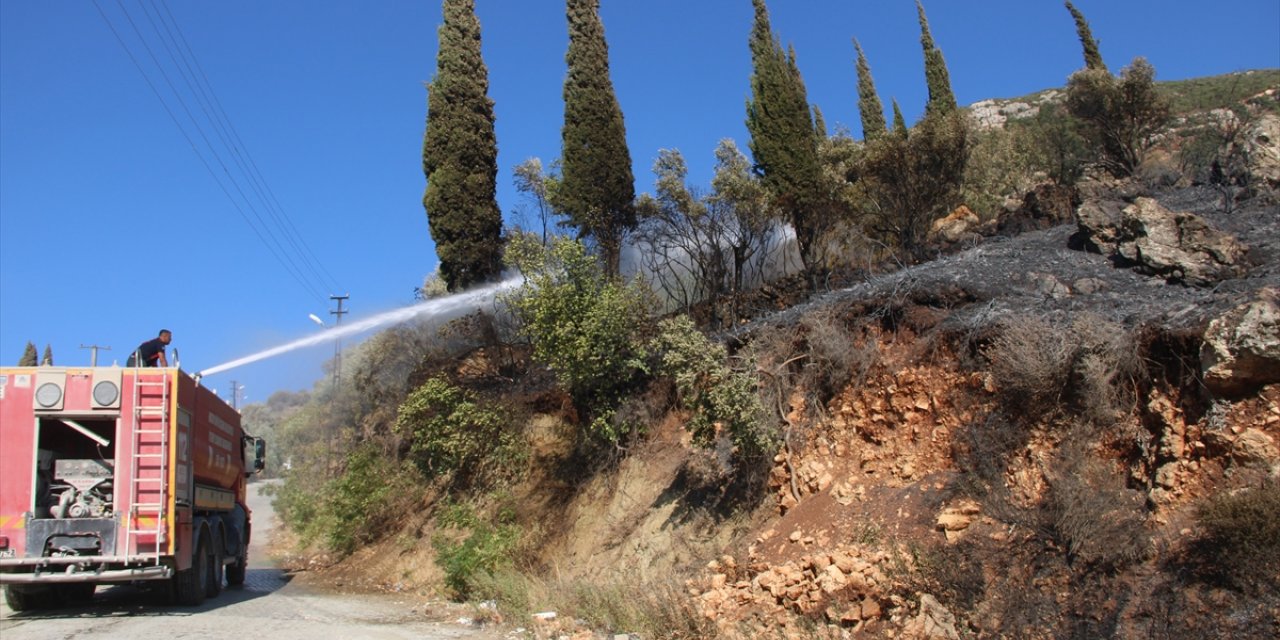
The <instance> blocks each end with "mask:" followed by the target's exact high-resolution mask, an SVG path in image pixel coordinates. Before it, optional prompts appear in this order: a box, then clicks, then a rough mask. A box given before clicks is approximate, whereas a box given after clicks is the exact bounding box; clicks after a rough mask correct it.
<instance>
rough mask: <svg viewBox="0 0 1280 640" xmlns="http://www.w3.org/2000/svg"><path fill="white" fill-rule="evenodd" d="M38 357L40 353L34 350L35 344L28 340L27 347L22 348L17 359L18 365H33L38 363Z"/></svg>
mask: <svg viewBox="0 0 1280 640" xmlns="http://www.w3.org/2000/svg"><path fill="white" fill-rule="evenodd" d="M39 358H40V354H39V352H37V351H36V345H35V344H33V343H32V342H30V341H28V342H27V347H26V348H25V349H23V350H22V357H21V358H20V359H18V366H19V367H34V366H36V365H37V364H40V360H39Z"/></svg>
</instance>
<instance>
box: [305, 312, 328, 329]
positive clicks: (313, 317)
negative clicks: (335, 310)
mask: <svg viewBox="0 0 1280 640" xmlns="http://www.w3.org/2000/svg"><path fill="white" fill-rule="evenodd" d="M307 317H308V318H311V321H312V322H314V323H316V324H318V325H320V326H322V327H323V326H324V320H321V319H320V316H317V315H316V314H314V313H308V314H307Z"/></svg>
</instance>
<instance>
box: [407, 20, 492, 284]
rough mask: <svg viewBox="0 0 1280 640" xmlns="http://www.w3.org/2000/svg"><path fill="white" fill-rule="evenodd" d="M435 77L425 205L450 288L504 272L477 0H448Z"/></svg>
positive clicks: (425, 148) (425, 154) (426, 143)
mask: <svg viewBox="0 0 1280 640" xmlns="http://www.w3.org/2000/svg"><path fill="white" fill-rule="evenodd" d="M443 13H444V22H443V24H441V25H440V29H439V31H438V36H439V39H440V49H439V51H438V53H437V54H436V76H435V78H434V79H433V80H432V81H431V84H430V85H429V86H428V87H427V124H426V133H425V135H424V136H423V143H422V170H423V173H425V174H426V177H427V189H426V193H425V194H424V196H423V198H422V205H423V207H424V208H425V209H426V211H427V221H428V222H429V223H430V227H431V237H432V239H433V240H434V241H435V244H436V255H438V256H439V258H440V275H441V276H442V277H443V278H444V281H445V283H446V284H447V285H448V287H449V290H450V291H457V290H460V289H464V288H466V287H468V286H470V285H472V284H475V283H479V282H485V281H488V280H492V279H493V278H494V277H495V276H497V275H498V274H499V273H500V272H501V271H502V245H501V236H502V211H501V209H499V208H498V201H497V196H496V190H497V174H498V145H497V138H496V136H495V134H494V128H493V121H494V115H493V100H491V99H490V98H489V95H488V93H489V70H488V68H487V67H486V66H485V64H484V59H483V58H482V57H481V55H480V21H479V20H478V19H476V14H475V2H474V0H444V8H443Z"/></svg>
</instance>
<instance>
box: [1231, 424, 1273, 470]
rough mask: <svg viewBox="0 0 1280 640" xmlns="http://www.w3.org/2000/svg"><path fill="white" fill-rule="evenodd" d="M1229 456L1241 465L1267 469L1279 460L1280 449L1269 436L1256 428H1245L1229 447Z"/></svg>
mask: <svg viewBox="0 0 1280 640" xmlns="http://www.w3.org/2000/svg"><path fill="white" fill-rule="evenodd" d="M1231 458H1232V459H1233V460H1235V461H1236V462H1239V463H1240V464H1241V465H1242V466H1246V467H1255V468H1261V469H1268V468H1271V467H1272V466H1274V465H1275V464H1277V463H1278V462H1280V450H1277V449H1276V443H1275V442H1274V441H1273V440H1272V439H1271V436H1269V435H1267V434H1266V433H1264V432H1262V431H1259V430H1257V429H1245V431H1244V433H1242V434H1240V437H1238V438H1236V441H1235V444H1234V446H1232V448H1231Z"/></svg>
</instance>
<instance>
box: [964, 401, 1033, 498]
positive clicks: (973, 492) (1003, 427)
mask: <svg viewBox="0 0 1280 640" xmlns="http://www.w3.org/2000/svg"><path fill="white" fill-rule="evenodd" d="M1030 436H1031V431H1030V430H1029V429H1027V428H1026V427H1025V425H1021V424H1019V423H1017V422H1016V421H1014V420H1011V419H1010V418H1009V417H1008V416H1006V415H1004V414H1003V413H1001V412H999V411H993V412H992V413H990V414H988V415H987V417H986V418H985V419H984V420H982V421H975V422H971V423H969V424H967V425H965V426H963V427H962V428H961V429H960V431H959V432H958V433H957V434H956V438H955V440H954V441H953V444H952V455H953V457H954V458H955V461H956V466H957V467H959V469H960V471H961V472H963V473H964V476H963V478H962V481H961V486H960V489H961V492H962V493H965V494H967V495H970V496H972V497H975V498H979V497H982V496H983V495H985V494H986V493H987V491H988V490H989V489H990V488H992V487H995V486H999V485H1002V484H1003V482H1004V471H1005V467H1006V466H1007V465H1008V462H1009V457H1010V456H1011V455H1013V454H1014V453H1015V452H1017V451H1020V450H1021V449H1022V448H1023V447H1024V446H1026V444H1027V440H1028V438H1030Z"/></svg>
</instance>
